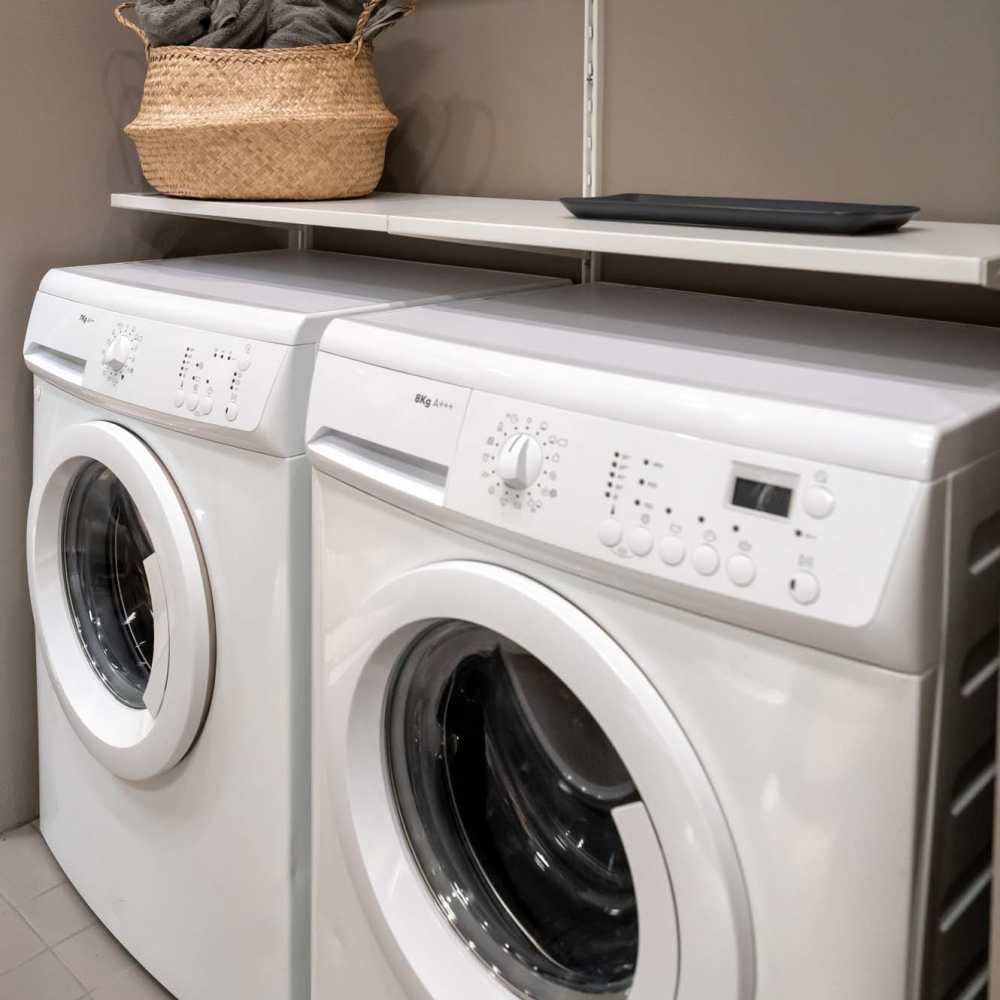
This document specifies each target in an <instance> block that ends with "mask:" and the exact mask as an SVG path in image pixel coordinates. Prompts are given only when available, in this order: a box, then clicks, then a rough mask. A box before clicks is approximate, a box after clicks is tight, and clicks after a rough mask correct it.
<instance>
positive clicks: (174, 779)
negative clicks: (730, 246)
mask: <svg viewBox="0 0 1000 1000" xmlns="http://www.w3.org/2000/svg"><path fill="white" fill-rule="evenodd" d="M537 281H538V279H534V278H526V277H523V276H518V275H504V274H499V273H493V272H483V271H478V272H477V271H466V270H462V269H456V268H440V267H433V266H426V265H422V264H413V263H406V262H399V261H388V260H373V259H365V258H360V257H350V256H341V255H335V254H316V253H265V254H250V255H230V256H220V257H211V258H201V259H191V260H174V261H164V262H147V263H135V264H118V265H108V266H101V267H90V268H71V269H68V270H58V271H54V272H52V273H50V274H49V275H48V276H47V277H46V278H45V280H44V282H43V283H42V286H41V290H40V292H39V295H38V298H37V301H36V303H35V306H34V311H33V313H32V316H31V321H30V328H29V330H28V334H27V340H26V344H25V360H26V362H27V364H28V366H29V368H30V369H31V370H32V371H33V372H34V373H35V376H36V380H35V400H36V405H35V458H34V489H33V494H32V498H31V505H30V514H29V525H28V572H29V582H30V588H31V598H32V606H33V610H34V616H35V623H36V632H37V640H38V708H39V739H40V757H41V831H42V834H43V836H44V837H45V839H46V841H47V842H48V844H49V846H50V848H51V849H52V851H53V853H54V854H55V856H56V858H57V859H58V861H59V863H60V864H61V865H62V866H63V868H64V869H65V871H66V874H67V875H68V877H69V879H70V880H71V881H72V882H73V884H74V885H75V886H76V888H77V889H78V890H79V891H80V893H81V894H82V896H83V897H84V899H86V901H87V902H88V904H89V905H90V906H91V907H92V908H93V910H94V912H95V913H96V914H97V916H98V917H99V918H100V919H101V920H102V921H103V923H104V924H105V925H106V926H107V927H108V928H109V929H110V930H111V931H112V933H113V934H114V935H115V936H116V937H118V938H119V939H120V940H121V942H122V943H123V944H124V945H125V946H126V947H127V948H128V949H129V950H130V951H131V952H132V953H133V954H134V955H135V956H136V958H137V959H138V960H139V961H140V962H141V963H142V964H143V965H145V966H146V967H147V968H148V969H149V971H150V972H151V973H152V974H153V975H154V976H156V977H157V978H158V979H159V980H161V981H162V982H163V983H164V984H165V985H166V986H167V987H168V988H169V989H170V990H171V992H173V993H175V994H176V995H177V996H178V997H180V998H181V1000H221V998H227V997H233V998H236V997H239V998H240V1000H250V998H260V1000H281V998H302V997H306V996H308V990H309V982H308V979H309V976H308V965H309V962H308V949H309V783H310V779H309V772H310V764H309V719H310V716H309V628H310V624H309V622H310V615H309V611H310V598H309V569H308V567H309V506H308V505H309V466H308V462H307V460H306V458H305V457H304V447H305V442H304V425H305V413H306V402H307V398H308V390H309V383H310V378H311V375H312V370H313V364H314V360H315V354H316V341H317V340H318V338H319V336H320V334H321V332H322V330H323V329H324V328H325V326H326V324H327V323H328V322H329V320H330V318H331V317H332V316H334V315H337V314H346V313H355V312H363V311H366V310H375V309H381V308H386V307H389V306H392V305H398V304H401V303H407V302H411V303H412V302H416V301H421V300H423V301H432V300H433V299H435V298H439V297H444V296H448V295H463V294H470V293H473V292H475V293H477V294H482V293H483V292H484V291H487V292H502V291H504V290H507V289H510V288H519V287H527V286H530V285H532V284H533V283H536V282H537Z"/></svg>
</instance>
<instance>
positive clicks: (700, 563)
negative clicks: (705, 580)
mask: <svg viewBox="0 0 1000 1000" xmlns="http://www.w3.org/2000/svg"><path fill="white" fill-rule="evenodd" d="M691 562H693V563H694V568H695V569H696V570H697V571H698V572H699V573H701V575H702V576H714V575H715V573H717V572H718V569H719V553H718V552H716V551H715V549H713V548H712V546H711V545H699V546H698V548H696V549H695V550H694V554H693V555H692V556H691Z"/></svg>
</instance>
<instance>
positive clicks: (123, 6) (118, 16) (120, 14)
mask: <svg viewBox="0 0 1000 1000" xmlns="http://www.w3.org/2000/svg"><path fill="white" fill-rule="evenodd" d="M134 8H135V3H133V2H132V0H128V2H127V3H120V4H119V5H118V6H117V7H115V20H116V21H117V22H118V23H119V24H120V25H121V26H122V27H123V28H128V30H129V31H133V32H135V34H137V35H138V36H139V37H140V38H141V39H142V44H143V45H144V46H145V47H146V51H147V52H149V35H147V34H146V32H145V31H143V30H142V28H140V27H139V25H138V24H136V23H135V22H134V21H130V20H129V19H128V18H127V17H126V16H125V11H127V10H133V9H134ZM366 23H367V22H366Z"/></svg>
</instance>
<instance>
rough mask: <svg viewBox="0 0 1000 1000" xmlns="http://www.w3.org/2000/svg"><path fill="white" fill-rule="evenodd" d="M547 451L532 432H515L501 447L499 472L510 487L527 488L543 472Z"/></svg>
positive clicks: (513, 488) (498, 463)
mask: <svg viewBox="0 0 1000 1000" xmlns="http://www.w3.org/2000/svg"><path fill="white" fill-rule="evenodd" d="M544 463H545V453H544V452H543V451H542V446H541V445H540V444H539V443H538V442H537V441H536V440H535V439H534V438H533V437H532V436H531V435H530V434H515V435H514V436H513V437H511V438H509V439H508V440H507V441H505V442H504V445H503V448H501V449H500V458H499V460H498V462H497V472H498V474H499V476H500V478H501V479H502V480H503V481H504V485H506V486H507V487H508V488H509V489H512V490H526V489H527V488H528V487H529V486H531V484H532V483H534V482H535V480H537V479H538V477H539V476H540V475H541V474H542V465H543V464H544Z"/></svg>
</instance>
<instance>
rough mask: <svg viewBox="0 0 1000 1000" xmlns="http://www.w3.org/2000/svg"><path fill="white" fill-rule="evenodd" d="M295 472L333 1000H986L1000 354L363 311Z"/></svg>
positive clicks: (544, 302) (850, 324) (728, 304)
mask: <svg viewBox="0 0 1000 1000" xmlns="http://www.w3.org/2000/svg"><path fill="white" fill-rule="evenodd" d="M334 387H340V388H339V390H338V391H334ZM308 440H309V448H308V450H309V456H310V459H311V461H312V463H313V466H314V469H315V472H314V478H313V511H314V514H313V516H314V548H313V552H314V564H313V565H314V599H315V601H316V613H315V622H316V632H315V637H314V642H315V648H314V672H315V673H314V712H315V715H314V844H313V858H314V892H313V914H314V923H313V931H314V947H313V995H314V997H315V1000H336V998H338V997H342V996H351V997H378V998H379V1000H469V998H472V997H474V998H476V1000H514V998H520V1000H526V998H532V1000H593V998H595V997H604V998H614V1000H624V998H626V997H628V998H629V1000H664V998H666V997H676V998H677V1000H751V998H753V1000H802V998H809V1000H846V998H850V1000H955V998H962V1000H981V998H984V997H985V996H986V990H987V977H988V939H989V896H990V880H991V860H990V853H991V840H992V838H991V823H992V802H993V797H992V794H991V791H992V788H993V783H994V777H995V749H994V747H995V737H996V703H997V664H998V659H997V657H998V631H997V620H998V608H1000V341H998V340H997V336H996V331H993V330H985V329H977V328H972V327H961V326H955V325H949V324H941V323H930V322H922V321H917V320H905V319H898V318H893V317H877V316H867V315H858V314H852V313H847V312H836V311H830V310H820V309H805V308H800V307H792V306H784V305H777V304H767V303H760V302H749V301H741V300H736V299H722V298H712V297H707V296H698V295H688V294H683V293H676V292H667V291H658V290H651V289H636V288H625V287H617V286H609V285H603V286H601V285H598V286H590V287H575V288H565V289H555V290H548V291H538V292H531V293H527V294H523V295H515V296H510V297H507V298H504V299H497V300H495V301H491V302H487V301H470V302H464V303H456V304H454V305H442V306H432V307H428V308H419V309H412V310H404V311H401V312H397V313H392V314H387V315H385V316H382V317H375V318H372V319H359V320H338V321H335V322H334V323H333V324H332V326H331V328H330V330H329V332H328V333H327V335H326V337H325V338H324V340H323V342H322V349H321V354H320V357H319V360H318V363H317V369H316V375H315V380H314V387H313V393H312V400H311V405H310V411H309V419H308Z"/></svg>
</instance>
